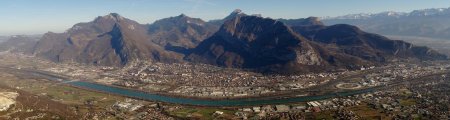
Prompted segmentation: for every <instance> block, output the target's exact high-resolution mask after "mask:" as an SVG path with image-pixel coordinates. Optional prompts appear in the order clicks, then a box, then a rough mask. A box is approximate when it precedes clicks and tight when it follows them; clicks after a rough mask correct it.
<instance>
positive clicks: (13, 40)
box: [0, 35, 39, 54]
mask: <svg viewBox="0 0 450 120" xmlns="http://www.w3.org/2000/svg"><path fill="white" fill-rule="evenodd" d="M38 39H39V38H38V37H36V36H25V35H14V36H11V37H9V38H8V39H7V40H6V41H5V42H2V43H0V51H10V52H18V53H24V54H31V53H32V48H33V47H34V45H36V43H37V41H38Z"/></svg>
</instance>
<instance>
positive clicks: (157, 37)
mask: <svg viewBox="0 0 450 120" xmlns="http://www.w3.org/2000/svg"><path fill="white" fill-rule="evenodd" d="M30 44H32V45H31V46H32V47H29V49H28V47H23V48H27V49H26V50H25V51H27V52H26V53H28V54H32V55H35V56H37V57H43V58H47V59H49V60H52V61H54V62H79V63H85V64H91V65H105V66H125V65H127V64H129V63H130V62H133V61H150V62H165V63H175V62H192V63H205V64H212V65H217V66H222V67H231V68H243V69H252V70H256V71H261V72H279V73H296V72H315V71H324V70H335V69H338V68H345V69H356V68H360V67H362V66H373V65H380V64H384V63H388V62H390V61H393V60H403V59H417V60H443V59H447V57H446V56H445V55H442V54H440V53H438V52H436V51H434V50H432V49H429V48H427V47H420V46H415V45H412V44H410V43H407V42H403V41H400V40H390V39H388V38H386V37H383V36H381V35H377V34H372V33H368V32H364V31H362V30H360V29H359V28H358V27H355V26H351V25H345V24H338V25H331V26H326V25H324V24H323V23H322V22H321V21H320V20H319V19H318V18H316V17H310V18H303V19H271V18H264V17H261V16H260V15H247V14H245V13H243V12H242V11H241V10H235V11H233V12H232V13H231V14H230V15H229V16H227V17H225V18H223V19H221V20H211V21H203V20H201V19H199V18H191V17H189V16H186V15H184V14H181V15H179V16H174V17H170V18H165V19H161V20H157V21H155V22H154V23H153V24H139V23H137V22H135V21H133V20H130V19H127V18H125V17H122V16H120V15H119V14H116V13H111V14H108V15H105V16H99V17H97V18H95V19H94V20H93V21H90V22H84V23H78V24H75V25H74V26H73V27H72V28H70V29H68V30H67V31H66V32H64V33H53V32H49V33H46V34H44V35H43V36H42V37H41V38H40V40H39V41H37V42H35V43H30Z"/></svg>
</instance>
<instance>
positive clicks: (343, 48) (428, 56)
mask: <svg viewBox="0 0 450 120" xmlns="http://www.w3.org/2000/svg"><path fill="white" fill-rule="evenodd" d="M292 29H293V30H294V31H296V32H297V33H299V34H301V35H303V36H305V37H307V38H308V39H310V40H312V41H314V42H317V43H320V44H323V45H325V46H326V47H327V48H329V49H332V50H334V51H336V50H337V51H340V52H343V53H345V54H348V55H352V56H356V57H359V58H362V59H364V60H369V61H376V62H385V61H386V60H388V59H392V58H418V59H421V60H433V59H446V56H445V55H442V54H439V53H438V52H436V51H434V50H431V49H429V48H427V47H421V46H414V45H412V44H410V43H407V42H404V41H400V40H390V39H388V38H386V37H383V36H380V35H377V34H371V33H366V32H364V31H361V30H360V29H359V28H357V27H355V26H351V25H344V24H338V25H332V26H322V25H315V26H292Z"/></svg>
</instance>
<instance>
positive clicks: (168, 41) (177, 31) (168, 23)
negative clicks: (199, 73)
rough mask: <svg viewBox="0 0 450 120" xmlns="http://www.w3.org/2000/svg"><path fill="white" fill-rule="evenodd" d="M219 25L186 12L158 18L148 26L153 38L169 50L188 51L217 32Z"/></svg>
mask: <svg viewBox="0 0 450 120" xmlns="http://www.w3.org/2000/svg"><path fill="white" fill-rule="evenodd" d="M217 29H218V26H216V25H214V24H211V23H207V22H205V21H203V20H201V19H199V18H191V17H188V16H186V15H184V14H181V15H179V16H176V17H170V18H165V19H161V20H158V21H156V22H154V23H153V24H150V25H149V27H148V32H149V34H150V36H151V40H152V41H153V42H155V43H157V44H158V45H160V46H163V47H165V48H166V49H167V50H172V51H176V52H180V53H186V52H187V51H186V50H187V49H190V48H194V47H196V46H197V45H198V44H199V43H200V42H201V41H203V40H204V39H206V38H208V37H210V36H211V35H212V34H213V33H214V32H216V31H217Z"/></svg>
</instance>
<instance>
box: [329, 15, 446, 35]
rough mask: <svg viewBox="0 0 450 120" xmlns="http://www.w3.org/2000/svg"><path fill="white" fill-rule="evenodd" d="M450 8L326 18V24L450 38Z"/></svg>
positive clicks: (384, 32) (387, 33)
mask: <svg viewBox="0 0 450 120" xmlns="http://www.w3.org/2000/svg"><path fill="white" fill-rule="evenodd" d="M449 21H450V8H439V9H424V10H415V11H412V12H409V13H402V12H382V13H377V14H352V15H345V16H339V17H331V18H324V19H323V22H324V23H325V24H326V25H334V24H351V25H356V26H358V27H359V28H361V29H363V30H365V31H368V32H373V33H378V34H383V35H397V36H420V37H431V38H443V39H450V22H449Z"/></svg>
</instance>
